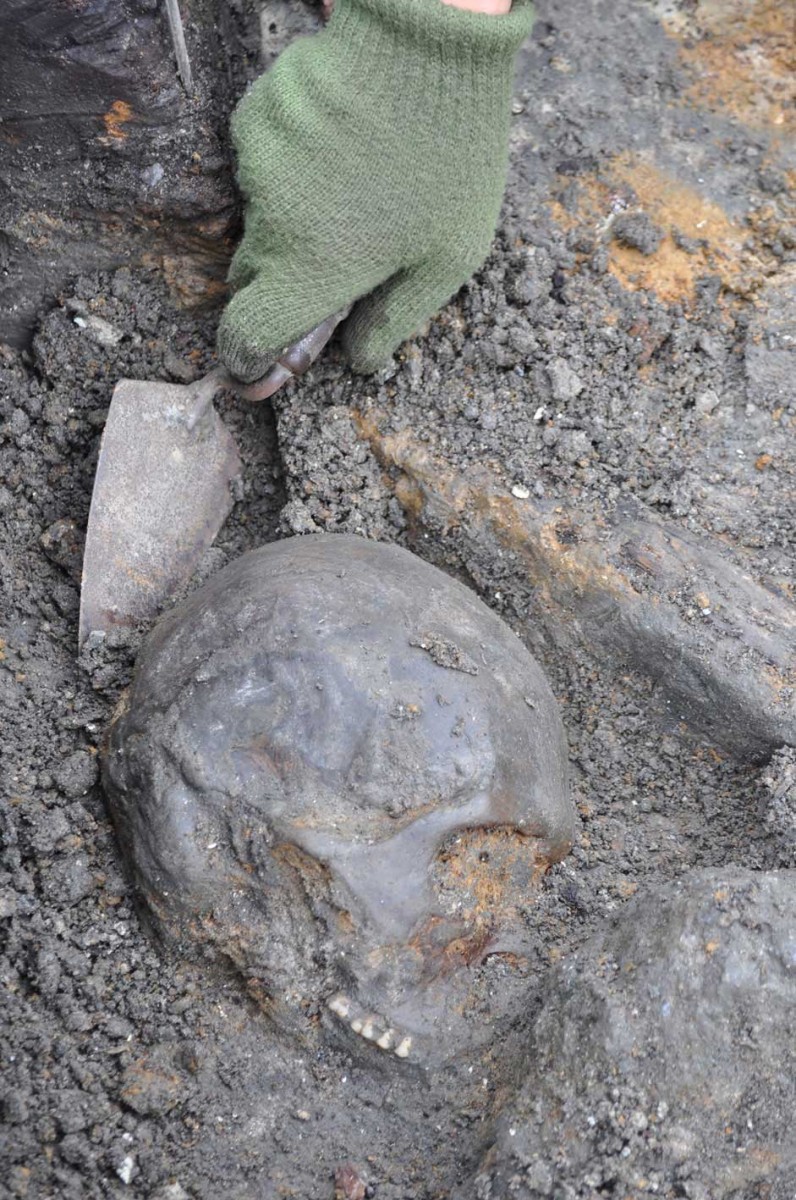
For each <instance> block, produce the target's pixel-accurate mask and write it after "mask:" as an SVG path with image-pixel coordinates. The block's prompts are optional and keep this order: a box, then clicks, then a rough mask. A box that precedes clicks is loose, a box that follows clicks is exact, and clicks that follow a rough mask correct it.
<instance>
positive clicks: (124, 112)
mask: <svg viewBox="0 0 796 1200" xmlns="http://www.w3.org/2000/svg"><path fill="white" fill-rule="evenodd" d="M132 119H133V110H132V108H131V107H130V105H129V104H128V103H127V101H126V100H114V102H113V104H112V105H111V106H110V108H109V109H108V111H107V112H106V113H103V116H102V121H103V124H104V125H105V132H106V133H107V135H108V137H111V138H117V139H119V140H123V139H124V138H126V137H127V133H126V131H125V130H124V128H123V126H125V125H126V124H127V122H128V121H131V120H132Z"/></svg>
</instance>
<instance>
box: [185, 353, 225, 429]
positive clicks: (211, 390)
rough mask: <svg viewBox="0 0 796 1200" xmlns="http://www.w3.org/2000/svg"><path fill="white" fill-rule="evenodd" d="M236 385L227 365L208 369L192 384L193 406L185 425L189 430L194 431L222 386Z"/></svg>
mask: <svg viewBox="0 0 796 1200" xmlns="http://www.w3.org/2000/svg"><path fill="white" fill-rule="evenodd" d="M235 386H236V384H235V381H234V379H233V378H232V376H231V375H230V373H229V371H228V370H227V369H226V367H213V370H212V371H208V373H207V374H206V375H203V376H202V378H201V379H199V380H197V382H196V383H194V384H193V385H192V386H191V399H192V401H193V407H192V408H191V410H190V412H189V413H188V414H187V415H186V418H185V426H186V428H187V429H188V431H189V432H191V433H192V432H193V430H194V429H195V428H196V426H197V425H198V424H199V422H200V421H201V419H202V417H203V416H204V415H205V413H206V412H207V410H208V408H209V407H210V405H211V404H212V403H213V400H214V398H215V397H216V396H217V395H218V393H219V392H220V391H221V390H222V388H225V387H228V388H234V387H235Z"/></svg>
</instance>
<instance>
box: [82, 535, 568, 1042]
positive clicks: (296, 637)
mask: <svg viewBox="0 0 796 1200" xmlns="http://www.w3.org/2000/svg"><path fill="white" fill-rule="evenodd" d="M104 782H105V787H106V790H107V792H108V795H109V799H110V804H111V811H112V813H113V815H114V818H115V820H116V822H117V825H118V828H119V832H120V835H121V838H122V842H123V845H124V848H125V851H126V853H127V855H128V857H129V860H130V861H131V863H132V866H133V870H134V873H135V876H136V879H137V881H138V883H139V886H140V887H141V888H142V890H143V892H144V895H145V896H146V898H147V900H148V901H149V903H150V904H151V905H152V907H153V908H154V910H155V913H156V915H157V919H158V922H159V923H160V924H161V925H162V926H164V927H165V929H166V930H168V931H169V932H171V933H172V935H173V936H176V937H184V938H186V939H187V938H195V939H196V940H197V941H198V942H200V943H202V944H209V945H214V946H217V947H218V948H219V949H220V950H222V951H223V952H224V953H225V954H226V955H228V956H229V957H231V958H232V960H233V961H234V962H235V963H236V964H237V965H238V966H239V967H240V968H241V969H242V970H243V972H244V975H245V977H246V978H247V979H249V980H250V981H255V980H256V984H257V988H258V993H259V994H262V996H263V997H264V999H265V1001H266V1003H267V1007H268V1009H269V1011H270V1012H272V1013H273V1014H274V1015H276V1016H278V1017H280V1016H281V1017H282V1019H283V1020H285V1019H286V1020H287V1021H288V1022H289V1023H290V1024H292V1025H294V1026H300V1024H301V1018H302V1017H303V1018H304V1019H305V1020H306V1018H307V1017H308V1016H309V1015H311V1014H313V1013H315V1012H316V1011H317V1008H318V1005H319V1004H325V1005H326V1006H327V1007H329V1008H330V1009H331V1011H332V1012H333V1013H334V1015H335V1016H336V1017H338V1018H340V1020H341V1022H342V1024H343V1026H344V1027H346V1028H347V1029H352V1028H353V1032H354V1033H355V1034H361V1032H362V1029H361V1027H362V1025H363V1023H367V1022H368V1021H369V1022H370V1024H365V1025H364V1028H365V1033H364V1034H362V1036H364V1037H365V1039H366V1040H368V1041H370V1042H373V1043H374V1044H375V1045H378V1046H379V1049H382V1050H384V1051H387V1052H388V1053H396V1054H398V1053H399V1048H400V1047H403V1048H402V1050H401V1051H400V1054H399V1057H402V1058H408V1059H411V1061H413V1062H414V1061H419V1062H421V1063H424V1064H425V1063H428V1062H429V1061H430V1060H437V1059H439V1058H442V1057H450V1056H451V1055H452V1054H453V1053H460V1054H461V1053H462V1052H463V1051H464V1050H465V1048H466V1047H467V1045H468V1043H470V1042H472V1041H473V1040H475V1041H476V1042H477V1043H480V1042H482V1041H483V1040H484V1039H485V1036H486V1035H487V1034H488V1033H489V1030H488V1023H487V1022H486V1021H485V1014H484V1012H483V1011H481V1012H480V1013H479V1014H478V1016H477V1017H475V1015H474V1004H475V1001H476V999H477V996H476V994H475V992H474V993H473V994H472V995H471V994H470V993H471V990H473V989H472V984H473V981H474V979H475V978H476V976H475V974H474V973H473V968H475V967H477V966H479V965H480V964H481V963H482V962H484V961H485V960H486V959H487V958H488V957H489V956H490V955H494V954H502V955H507V954H511V955H512V956H513V957H514V958H516V957H517V956H519V955H520V954H521V951H522V937H521V934H520V933H518V932H517V931H516V926H517V918H516V913H517V910H518V909H519V908H520V907H521V906H523V905H531V904H532V903H533V895H534V888H533V886H532V883H533V880H534V876H538V875H541V873H542V871H543V870H544V869H545V867H546V866H547V865H549V864H550V863H551V862H555V861H557V860H558V859H560V858H562V857H563V855H564V854H565V853H566V852H567V851H568V850H569V848H570V845H571V841H572V834H573V813H572V809H571V807H570V800H569V795H568V790H567V762H566V749H565V741H564V734H563V727H562V725H561V721H560V718H559V715H558V711H557V708H556V704H555V700H554V698H553V695H552V692H551V691H550V688H549V686H548V685H547V682H546V680H545V679H544V676H543V675H542V672H541V670H540V669H539V667H538V666H537V665H536V663H535V662H534V660H533V659H532V658H531V656H530V655H529V654H528V652H527V651H526V650H525V648H524V647H523V646H522V644H521V643H520V642H519V640H518V639H517V637H516V636H515V635H514V634H513V633H512V632H511V630H510V629H509V628H508V627H507V626H506V625H504V624H503V623H502V622H501V621H500V620H499V619H498V618H496V617H495V615H494V614H493V613H491V612H490V611H489V609H487V608H486V607H485V606H484V605H483V604H482V603H481V601H480V600H478V599H477V597H475V596H474V595H472V593H470V592H469V591H468V590H467V589H466V588H464V587H463V586H462V585H461V584H459V583H457V582H456V581H455V580H451V579H449V578H447V577H446V576H445V575H443V574H442V572H440V571H438V570H437V569H436V568H435V567H430V566H429V565H428V564H426V563H424V562H423V561H422V560H421V559H418V558H416V557H415V556H414V555H411V554H409V553H407V552H406V551H405V550H401V549H399V548H398V547H394V546H384V545H379V544H377V543H374V542H370V541H367V540H366V539H363V538H352V537H342V536H338V537H334V536H330V535H315V536H313V537H306V538H292V539H287V540H285V541H282V542H278V543H276V544H273V545H271V546H267V547H265V548H264V549H262V550H259V551H255V552H252V553H250V554H248V555H246V556H244V557H243V558H240V559H238V560H237V561H236V562H234V563H232V564H230V566H228V567H227V568H226V569H225V570H224V571H221V572H219V574H218V575H216V576H214V577H213V579H212V580H211V581H210V582H209V583H207V584H205V586H204V587H203V588H202V589H200V590H199V591H198V592H196V593H195V594H194V595H193V596H191V597H190V599H188V600H186V601H185V602H184V603H183V604H182V605H181V606H179V607H178V608H177V609H175V610H174V611H173V612H171V613H169V614H168V615H167V616H166V617H164V618H163V619H162V620H161V622H160V623H159V624H158V625H157V626H156V628H155V629H154V630H153V631H152V633H151V635H150V636H149V638H148V639H147V641H146V643H145V645H144V649H143V651H142V653H141V656H140V659H139V662H138V665H137V668H136V673H135V678H134V681H133V685H132V687H131V689H130V693H129V695H128V696H126V697H125V698H124V700H123V702H122V705H121V712H120V715H119V716H118V717H117V719H116V720H115V721H114V724H113V727H112V730H111V734H110V737H109V740H108V746H107V750H106V752H105V756H104ZM478 831H483V832H484V833H486V834H490V833H491V834H492V837H491V839H490V837H489V836H487V837H484V838H483V839H482V840H483V848H482V854H483V859H484V862H483V864H482V866H481V869H480V871H478V870H476V876H478V875H480V876H481V877H482V878H481V880H480V886H481V889H482V891H483V892H484V894H483V895H482V894H479V882H477V881H473V880H471V879H469V876H468V875H467V874H466V872H465V870H464V867H463V863H464V862H465V858H464V855H463V854H462V853H461V851H460V848H459V843H461V839H462V835H467V836H468V838H469V840H470V841H473V840H474V839H475V838H476V836H477V833H478ZM495 834H500V835H502V837H499V838H497V839H496V838H495V836H494V835H495ZM457 835H458V838H457ZM511 843H513V844H511ZM493 855H494V856H495V857H496V858H497V859H498V860H500V861H502V862H503V864H504V865H505V862H506V860H509V859H511V858H514V859H516V860H518V861H521V860H523V859H525V861H526V864H527V866H528V867H529V877H528V879H526V880H524V883H525V886H522V882H520V881H519V880H518V882H517V886H516V889H515V890H513V889H512V888H511V887H509V886H507V885H505V884H504V886H503V888H502V889H501V888H500V887H499V885H498V881H497V878H496V877H495V876H496V874H497V875H499V874H500V868H499V867H498V866H497V865H496V864H495V863H492V862H491V859H492V856H493ZM446 868H447V869H446ZM446 877H450V878H447V879H446ZM468 892H469V893H472V894H470V895H469V896H468V895H467V893H468ZM462 894H464V899H463V898H462ZM510 913H513V914H514V921H513V924H514V926H515V936H514V937H512V929H511V925H510V922H509V921H508V920H507V916H508V914H510ZM476 990H477V989H476ZM509 995H510V989H506V990H505V991H504V993H503V996H502V997H501V999H504V1000H505V999H507V998H508V996H509ZM336 996H338V999H336V1000H335V997H336ZM489 1007H490V1012H489V1018H490V1022H491V1021H497V1020H499V1019H500V1016H501V1005H500V1003H495V1004H492V1005H490V1006H489ZM462 1013H464V1014H465V1016H464V1019H463V1018H462ZM468 1018H469V1019H468ZM357 1022H359V1027H357ZM371 1026H372V1029H371ZM379 1039H382V1041H383V1042H384V1045H383V1046H382V1045H381V1044H380V1042H379Z"/></svg>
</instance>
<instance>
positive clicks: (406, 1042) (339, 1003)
mask: <svg viewBox="0 0 796 1200" xmlns="http://www.w3.org/2000/svg"><path fill="white" fill-rule="evenodd" d="M326 1005H327V1008H328V1009H329V1010H330V1012H333V1013H334V1015H335V1016H336V1017H339V1018H340V1020H341V1021H345V1022H346V1023H347V1024H348V1026H349V1028H350V1029H353V1031H354V1033H358V1034H359V1036H360V1037H363V1038H365V1039H366V1040H367V1041H369V1042H375V1043H376V1045H377V1046H378V1047H379V1049H380V1050H392V1052H393V1054H395V1056H396V1058H408V1057H409V1052H410V1051H411V1049H412V1039H411V1037H409V1036H408V1035H407V1036H404V1037H401V1038H400V1041H398V1044H397V1045H396V1041H397V1040H398V1038H399V1034H398V1033H397V1032H396V1030H395V1029H393V1028H392V1026H388V1024H387V1022H386V1021H384V1020H383V1019H382V1018H381V1017H378V1016H376V1015H375V1014H374V1013H367V1014H365V1013H364V1012H363V1011H362V1010H361V1009H359V1006H358V1005H357V1004H356V1003H355V1001H353V1000H352V999H351V998H350V996H346V995H344V994H343V993H342V992H337V994H336V995H334V996H332V997H331V999H329V1000H327V1002H326ZM357 1010H358V1011H357ZM352 1012H354V1013H355V1015H354V1016H353V1017H352V1018H351V1020H349V1017H351V1014H352Z"/></svg>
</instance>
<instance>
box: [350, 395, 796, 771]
mask: <svg viewBox="0 0 796 1200" xmlns="http://www.w3.org/2000/svg"><path fill="white" fill-rule="evenodd" d="M358 421H359V427H360V430H361V432H362V434H363V436H364V437H366V438H367V440H368V441H369V442H370V444H371V446H372V448H373V450H374V452H375V453H376V455H377V456H378V458H379V459H380V461H381V462H382V463H383V465H384V466H385V467H387V468H389V469H390V471H391V474H392V478H393V487H394V489H395V493H396V496H397V497H398V499H399V500H400V502H401V504H402V505H403V507H404V509H405V510H406V511H407V514H408V516H409V518H410V522H412V521H413V522H415V523H416V524H417V525H419V526H422V527H425V528H428V527H429V526H430V527H433V528H435V529H441V530H442V532H443V534H445V533H450V532H453V531H455V533H456V536H457V538H458V544H459V548H460V549H461V551H462V553H463V556H464V558H465V560H466V562H467V565H468V566H470V565H476V564H478V563H480V564H482V566H486V567H489V566H492V565H494V564H495V563H497V562H498V561H499V563H500V570H501V573H502V574H505V572H506V571H507V570H509V571H511V572H512V573H513V574H514V576H515V577H517V576H522V578H523V579H524V580H525V581H526V583H527V584H528V585H530V592H529V596H528V601H529V611H528V617H529V619H531V620H532V621H533V622H534V623H535V624H537V625H541V627H542V628H543V630H544V632H545V634H546V636H547V637H548V638H549V639H550V640H551V641H552V642H553V643H554V644H555V645H556V646H558V648H559V649H560V650H561V651H562V652H564V653H569V652H570V651H571V650H572V648H573V647H574V646H576V645H578V646H579V647H580V648H581V649H583V648H584V647H585V648H586V649H587V650H590V651H592V652H593V653H595V654H596V655H597V656H598V657H602V658H603V659H608V660H610V661H612V662H613V663H614V664H617V665H622V666H624V667H630V668H632V669H633V670H636V671H638V672H639V673H641V674H643V675H646V676H647V677H648V678H649V679H651V680H652V682H653V683H654V685H655V687H656V690H657V692H658V697H659V699H660V700H662V702H663V705H664V707H665V711H666V715H667V717H668V718H670V719H671V720H672V721H673V722H675V723H684V724H685V725H687V726H689V727H690V728H692V729H694V730H696V731H698V732H699V733H701V734H703V735H705V736H706V737H707V738H708V739H709V740H711V741H712V742H713V743H714V744H715V745H716V746H718V747H720V748H721V749H722V750H725V751H727V752H728V753H730V754H731V755H732V756H733V757H735V758H738V759H741V760H752V761H759V760H762V759H765V758H766V757H767V756H769V755H770V754H771V753H772V751H774V750H775V749H776V748H777V747H779V746H782V745H791V746H793V745H796V609H794V607H793V605H792V604H789V603H788V602H787V600H785V599H784V598H783V597H782V596H780V595H778V594H777V593H776V592H774V591H771V590H769V589H768V588H766V587H764V586H762V585H761V584H760V583H758V582H756V581H755V580H754V579H753V577H752V575H751V573H750V571H751V568H747V567H746V566H745V565H744V563H743V561H742V560H741V559H740V557H739V552H738V551H737V550H735V549H734V548H731V547H729V546H726V545H724V544H722V543H721V542H719V541H716V540H711V539H709V538H707V537H697V536H696V535H694V534H692V533H689V532H687V531H686V530H684V529H682V528H681V527H679V526H676V525H673V524H667V523H666V522H664V521H661V520H659V519H658V518H657V517H655V516H654V515H653V514H652V513H651V512H650V511H649V510H648V509H646V508H645V507H644V506H643V505H641V504H639V503H638V502H636V501H632V500H628V501H623V502H622V503H620V504H618V505H616V506H615V507H614V508H613V509H610V510H608V511H602V510H598V509H596V508H592V509H591V510H587V511H574V510H568V509H567V508H566V507H565V506H563V505H558V504H554V503H551V502H539V501H536V500H534V499H533V498H532V497H527V498H522V499H518V498H515V496H513V495H511V494H510V493H509V491H508V488H507V487H506V486H505V485H504V484H502V483H501V482H500V481H499V480H498V479H497V477H496V476H495V475H493V474H491V473H490V472H489V471H487V470H471V471H468V473H467V475H466V476H464V475H456V474H455V473H454V472H453V470H452V469H451V467H450V466H449V465H448V464H446V463H445V462H443V461H439V460H436V459H434V458H433V457H432V456H431V455H429V453H428V451H427V450H426V449H425V448H424V447H423V446H422V445H420V444H419V443H418V442H417V441H416V440H415V439H414V437H413V435H412V434H411V433H408V432H406V431H404V432H401V433H399V434H386V433H384V432H382V431H381V430H380V429H379V427H378V424H377V422H376V421H374V420H373V419H368V420H365V419H364V418H363V417H359V418H358Z"/></svg>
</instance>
